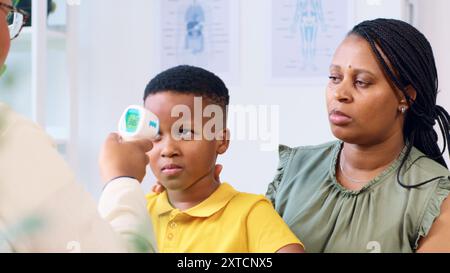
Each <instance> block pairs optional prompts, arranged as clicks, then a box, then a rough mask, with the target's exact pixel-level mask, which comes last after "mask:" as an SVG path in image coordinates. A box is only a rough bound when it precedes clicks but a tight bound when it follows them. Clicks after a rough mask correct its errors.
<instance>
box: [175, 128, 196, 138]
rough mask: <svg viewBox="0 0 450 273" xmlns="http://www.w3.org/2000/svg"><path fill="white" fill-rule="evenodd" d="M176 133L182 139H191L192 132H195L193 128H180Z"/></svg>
mask: <svg viewBox="0 0 450 273" xmlns="http://www.w3.org/2000/svg"><path fill="white" fill-rule="evenodd" d="M178 133H179V134H180V136H181V138H182V139H183V140H192V138H193V137H194V134H195V132H194V130H192V129H183V128H180V130H179V132H178Z"/></svg>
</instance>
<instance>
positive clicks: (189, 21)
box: [160, 0, 239, 81]
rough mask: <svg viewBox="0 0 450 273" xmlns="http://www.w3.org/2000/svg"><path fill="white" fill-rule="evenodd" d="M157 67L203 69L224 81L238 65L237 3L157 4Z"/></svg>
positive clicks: (190, 0)
mask: <svg viewBox="0 0 450 273" xmlns="http://www.w3.org/2000/svg"><path fill="white" fill-rule="evenodd" d="M160 3H161V54H160V56H161V58H162V60H161V64H162V66H163V67H162V68H163V69H167V68H170V67H173V66H176V65H180V64H189V65H194V66H199V67H203V68H205V69H208V70H210V71H212V72H214V73H217V74H218V75H220V76H222V77H224V78H225V79H227V80H228V81H232V80H235V78H236V77H237V73H238V70H239V69H238V68H239V67H238V63H239V52H238V47H239V41H238V38H239V31H238V28H239V2H238V1H237V0H161V2H160Z"/></svg>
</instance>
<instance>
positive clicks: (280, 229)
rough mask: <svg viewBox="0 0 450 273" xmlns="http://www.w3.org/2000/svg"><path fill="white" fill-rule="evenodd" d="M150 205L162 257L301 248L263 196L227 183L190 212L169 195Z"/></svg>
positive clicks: (156, 197)
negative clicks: (178, 205)
mask: <svg viewBox="0 0 450 273" xmlns="http://www.w3.org/2000/svg"><path fill="white" fill-rule="evenodd" d="M147 201H148V205H147V208H148V211H149V213H150V216H151V218H152V221H153V226H154V230H155V235H156V238H157V244H158V248H159V252H162V253H275V252H277V251H278V250H279V249H280V248H282V247H284V246H286V245H290V244H301V243H300V241H299V239H298V238H297V237H296V236H295V235H294V234H293V233H292V232H291V230H290V229H289V227H288V226H287V225H286V223H285V222H284V221H283V219H282V218H281V217H280V216H279V215H278V213H277V212H276V211H275V209H274V208H273V206H272V204H271V203H270V201H268V200H267V199H266V198H265V197H264V196H262V195H254V194H248V193H240V192H237V191H236V190H234V189H233V188H232V187H231V186H230V185H229V184H226V183H224V184H222V185H221V186H220V187H219V188H218V189H217V190H216V191H215V192H214V193H213V194H212V195H211V196H210V197H209V198H207V199H206V200H205V201H203V202H202V203H200V204H199V205H197V206H195V207H193V208H191V209H188V210H186V211H180V210H178V209H176V208H173V207H172V205H171V204H170V203H169V200H168V197H167V193H166V192H164V193H162V194H155V193H151V194H149V195H147Z"/></svg>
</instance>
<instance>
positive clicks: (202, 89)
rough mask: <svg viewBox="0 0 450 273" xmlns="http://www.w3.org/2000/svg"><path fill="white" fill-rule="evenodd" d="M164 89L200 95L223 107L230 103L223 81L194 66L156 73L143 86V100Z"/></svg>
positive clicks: (178, 67)
mask: <svg viewBox="0 0 450 273" xmlns="http://www.w3.org/2000/svg"><path fill="white" fill-rule="evenodd" d="M166 91H173V92H179V93H182V94H183V93H184V94H194V95H198V96H202V97H204V98H207V99H210V100H211V101H212V102H213V103H215V104H218V105H220V106H222V107H223V108H226V107H227V106H228V105H229V103H230V95H229V93H228V89H227V87H226V86H225V83H224V82H223V81H222V80H221V79H220V78H219V77H218V76H216V75H214V74H213V73H211V72H209V71H207V70H205V69H202V68H199V67H195V66H189V65H181V66H177V67H173V68H170V69H168V70H166V71H164V72H162V73H160V74H159V75H157V76H156V77H155V78H153V79H152V80H151V81H150V83H149V84H148V85H147V87H146V88H145V94H144V101H145V100H146V99H147V97H148V96H150V95H153V94H157V93H161V92H166Z"/></svg>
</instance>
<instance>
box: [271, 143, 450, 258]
mask: <svg viewBox="0 0 450 273" xmlns="http://www.w3.org/2000/svg"><path fill="white" fill-rule="evenodd" d="M342 146H343V143H342V142H332V143H328V144H324V145H320V146H311V147H299V148H295V149H292V148H289V147H286V146H280V163H279V167H278V170H277V174H276V176H275V179H274V180H273V182H272V183H271V184H270V185H269V189H268V192H267V197H268V198H269V199H270V200H271V201H272V203H273V205H274V206H275V209H276V210H277V211H278V213H279V214H280V215H281V216H282V217H283V219H284V220H285V222H286V223H287V224H288V225H289V227H290V228H291V230H292V231H293V232H294V233H295V234H296V235H297V236H298V238H299V239H300V240H301V241H302V242H303V243H304V244H305V249H306V251H307V252H313V253H314V252H359V253H369V252H388V253H392V252H395V253H397V252H402V253H408V252H415V250H417V248H418V244H419V240H420V239H421V238H422V237H425V236H427V234H428V232H429V231H430V229H431V226H432V224H433V222H434V221H435V220H436V218H437V217H438V216H439V215H440V209H441V205H442V203H443V201H444V200H445V199H446V198H447V196H448V195H449V193H450V172H449V171H448V170H447V169H446V168H444V167H443V166H441V165H440V164H438V163H437V162H435V161H433V160H431V159H429V158H422V159H420V160H418V161H416V162H414V161H415V160H416V159H418V158H419V157H421V156H423V153H421V152H420V151H419V150H418V149H416V148H413V149H412V150H411V153H410V154H409V156H408V158H407V161H406V164H405V165H404V167H403V168H402V169H401V172H400V177H401V178H402V182H403V184H406V185H415V184H418V183H421V182H424V181H427V180H429V179H432V178H435V177H441V178H440V179H438V180H436V181H433V182H431V183H429V184H427V185H424V186H422V187H419V188H414V189H406V188H404V187H402V186H401V185H399V183H398V182H397V172H398V169H399V167H400V164H401V161H402V159H403V158H404V157H405V154H406V149H405V150H404V151H403V152H402V154H401V155H400V156H399V158H398V159H397V160H396V161H395V162H393V163H392V164H391V165H390V166H389V167H388V168H387V169H386V170H385V171H384V172H383V173H381V174H380V175H379V176H378V177H376V178H375V179H374V180H372V181H371V182H370V183H368V184H367V185H366V186H365V187H364V188H363V189H362V190H360V191H350V190H347V189H346V188H344V187H343V186H342V185H340V184H339V182H338V181H337V180H336V164H337V161H338V157H339V154H340V151H341V149H342Z"/></svg>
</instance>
